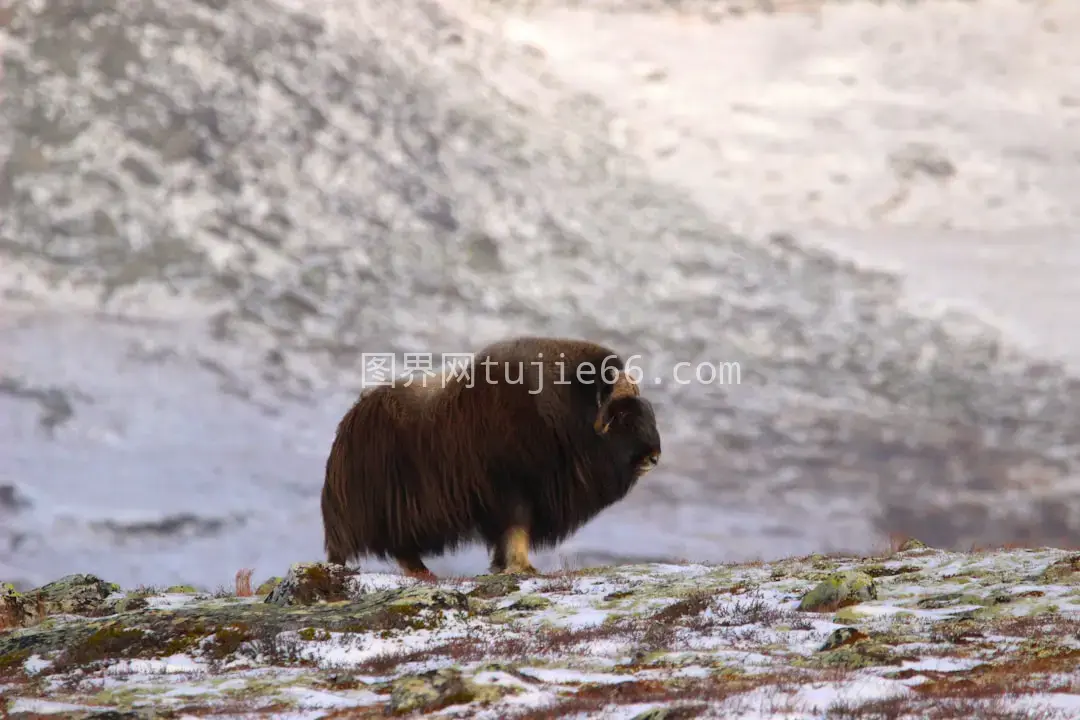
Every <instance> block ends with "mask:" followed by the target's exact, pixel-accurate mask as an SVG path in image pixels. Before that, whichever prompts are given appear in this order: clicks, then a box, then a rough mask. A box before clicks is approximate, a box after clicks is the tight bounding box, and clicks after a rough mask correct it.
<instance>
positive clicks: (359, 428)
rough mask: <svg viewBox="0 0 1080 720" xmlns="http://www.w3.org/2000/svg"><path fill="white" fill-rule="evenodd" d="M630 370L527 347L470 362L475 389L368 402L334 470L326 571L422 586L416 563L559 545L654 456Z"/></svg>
mask: <svg viewBox="0 0 1080 720" xmlns="http://www.w3.org/2000/svg"><path fill="white" fill-rule="evenodd" d="M583 365H584V366H585V367H586V369H585V370H582V371H581V374H580V375H579V367H580V366H583ZM588 367H592V368H593V372H592V373H591V374H590V373H589V372H588V370H587V368H588ZM624 369H625V368H624V363H623V361H622V359H621V358H620V357H619V356H618V355H617V354H616V353H615V352H614V351H612V350H611V349H609V348H606V347H603V346H601V345H596V344H593V343H588V342H584V341H578V340H564V339H557V338H538V337H522V338H515V339H512V340H507V341H503V342H499V343H495V344H493V345H489V346H488V347H486V348H484V349H482V350H481V351H479V352H478V353H476V354H475V355H474V356H473V358H472V362H471V363H470V365H469V367H468V373H469V375H468V376H464V377H463V376H456V377H444V378H441V379H439V378H437V379H434V380H432V379H430V378H428V379H427V386H426V387H425V386H423V385H422V384H421V383H422V382H423V381H422V380H420V379H416V378H414V379H413V382H412V384H411V385H406V384H405V381H403V380H401V379H398V380H396V381H395V382H394V383H393V384H390V385H382V386H376V387H372V388H369V389H366V390H365V391H364V392H363V393H362V394H361V396H360V398H359V399H358V400H357V402H356V404H355V405H353V407H352V408H351V409H350V410H349V411H348V412H347V413H346V414H345V416H344V417H343V418H342V419H341V421H340V423H339V425H338V428H337V433H336V436H335V438H334V441H333V444H332V445H331V449H330V455H329V458H328V460H327V464H326V479H325V483H324V485H323V491H322V514H323V524H324V530H325V547H326V552H327V557H328V559H329V560H330V561H331V562H335V563H342V564H344V563H345V562H347V561H348V560H350V559H352V558H355V557H358V556H362V555H370V556H375V557H379V558H383V559H388V558H393V559H395V560H397V561H398V563H399V564H400V565H401V566H402V567H403V568H404V569H406V571H409V572H414V573H419V574H425V573H428V571H427V569H426V567H424V565H423V562H422V561H421V559H420V558H421V556H422V555H439V554H442V553H444V552H447V551H451V550H453V549H455V548H456V547H458V546H460V545H461V544H463V543H465V542H469V541H472V540H475V539H480V540H482V541H483V542H485V543H486V544H487V545H488V546H489V547H491V548H493V549H494V558H495V560H494V566H495V567H497V568H501V567H503V566H504V565H505V562H506V550H507V548H506V544H507V537H508V533H511V532H512V531H513V532H523V533H524V534H525V535H526V536H527V538H528V545H529V546H530V547H531V548H533V549H536V548H541V547H550V546H552V545H555V544H557V543H559V542H560V541H562V540H564V539H565V538H567V537H568V536H569V535H571V534H572V533H573V532H575V531H576V530H577V529H579V528H580V527H581V526H582V525H584V524H585V523H586V522H588V521H589V520H590V519H592V518H593V517H595V516H596V515H597V514H598V513H599V512H600V511H602V510H603V509H605V508H607V507H608V506H610V505H611V504H613V503H615V502H617V501H618V500H620V499H621V498H623V497H624V496H625V495H626V494H627V493H628V492H629V491H630V489H631V488H632V487H633V486H634V484H635V483H636V481H637V479H638V478H639V477H640V476H641V475H642V474H644V472H647V471H648V470H649V469H650V468H651V467H652V464H654V463H655V461H656V458H657V457H658V456H659V453H660V436H659V432H658V430H657V426H656V419H655V416H654V414H653V409H652V406H651V404H650V403H649V402H648V401H647V400H646V399H644V398H642V397H641V396H640V393H639V390H638V388H637V386H636V385H634V384H633V382H631V381H630V380H629V378H628V377H627V376H626V374H625V373H624V372H623V371H624ZM538 390H539V391H538Z"/></svg>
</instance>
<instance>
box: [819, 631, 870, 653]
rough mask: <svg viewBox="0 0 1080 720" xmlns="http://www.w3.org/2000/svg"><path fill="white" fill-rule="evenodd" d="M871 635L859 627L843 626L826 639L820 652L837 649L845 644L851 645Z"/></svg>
mask: <svg viewBox="0 0 1080 720" xmlns="http://www.w3.org/2000/svg"><path fill="white" fill-rule="evenodd" d="M868 637H869V635H867V634H866V633H864V632H863V631H862V630H859V629H858V628H853V627H842V628H838V629H836V630H833V631H832V632H831V633H830V634H829V637H828V638H826V639H825V643H824V644H823V645H822V646H821V648H820V649H819V650H818V652H828V651H829V650H835V649H836V648H839V647H843V646H844V645H850V644H852V643H855V642H858V641H860V640H865V639H867V638H868Z"/></svg>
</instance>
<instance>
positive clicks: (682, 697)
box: [509, 670, 815, 720]
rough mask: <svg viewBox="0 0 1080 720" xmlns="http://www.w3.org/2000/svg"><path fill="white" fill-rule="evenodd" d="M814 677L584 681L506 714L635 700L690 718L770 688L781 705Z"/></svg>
mask: <svg viewBox="0 0 1080 720" xmlns="http://www.w3.org/2000/svg"><path fill="white" fill-rule="evenodd" d="M814 680H815V678H814V677H813V676H812V675H808V674H806V673H799V672H795V671H791V670H782V671H779V672H776V673H763V674H760V675H731V676H715V677H712V678H708V679H701V678H695V679H691V680H681V681H671V680H668V681H661V680H631V681H629V682H623V683H605V684H587V685H582V686H581V687H580V688H579V689H578V691H577V692H576V693H575V694H574V695H572V696H570V697H565V698H559V699H557V700H555V701H554V702H553V703H551V704H549V705H546V706H544V707H540V708H535V709H530V710H525V711H523V712H521V713H519V714H516V715H509V717H512V718H514V720H555V719H556V718H564V717H568V716H572V715H575V714H578V713H591V714H595V713H599V712H600V711H602V710H604V709H605V708H611V707H612V706H615V707H618V706H626V705H636V704H638V703H664V704H665V705H666V706H668V707H669V708H670V710H669V712H668V714H666V715H665V716H664V717H665V718H673V717H674V718H693V717H697V716H698V715H700V714H701V713H702V712H703V711H705V710H706V709H707V708H708V707H709V706H710V705H712V706H714V708H715V706H716V705H717V704H719V703H722V702H725V701H728V700H731V699H733V698H736V697H738V696H739V695H742V694H744V693H747V692H750V691H752V690H758V689H762V688H769V689H770V690H771V691H772V692H771V697H768V698H766V699H767V700H768V699H771V700H772V701H774V704H775V705H776V706H780V705H782V704H784V703H785V702H789V700H788V699H787V698H786V697H785V696H786V695H787V694H788V693H790V692H791V691H792V690H794V689H796V688H798V687H799V686H801V685H805V684H806V683H809V682H813V681H814Z"/></svg>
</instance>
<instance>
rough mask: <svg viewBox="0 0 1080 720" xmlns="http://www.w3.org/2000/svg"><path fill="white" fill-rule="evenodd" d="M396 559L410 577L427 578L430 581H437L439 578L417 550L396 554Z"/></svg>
mask: <svg viewBox="0 0 1080 720" xmlns="http://www.w3.org/2000/svg"><path fill="white" fill-rule="evenodd" d="M394 560H396V561H397V564H398V566H399V567H400V568H401V570H402V572H404V573H405V574H406V575H407V576H408V577H411V578H416V579H417V580H427V581H429V582H435V580H436V579H437V578H436V577H435V575H434V574H433V573H432V572H431V571H430V570H428V567H427V565H425V564H424V561H423V560H421V559H420V553H417V552H405V553H401V554H399V555H395V556H394Z"/></svg>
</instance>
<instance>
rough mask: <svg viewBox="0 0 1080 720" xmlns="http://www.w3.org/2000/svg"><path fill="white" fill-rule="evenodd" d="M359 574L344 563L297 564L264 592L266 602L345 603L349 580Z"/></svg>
mask: <svg viewBox="0 0 1080 720" xmlns="http://www.w3.org/2000/svg"><path fill="white" fill-rule="evenodd" d="M358 574H359V573H358V572H357V571H356V570H352V569H350V568H348V567H345V566H344V565H334V564H331V563H321V562H315V563H297V564H296V565H293V566H292V567H291V568H289V572H288V574H287V575H286V576H285V577H284V578H283V579H282V580H281V582H279V583H277V584H276V585H275V586H274V588H273V589H272V590H271V591H270V592H269V594H267V596H266V602H268V603H272V604H274V605H282V606H287V605H311V604H313V603H320V602H344V601H346V600H348V599H349V584H348V580H350V579H351V578H355V577H356V576H357V575H358Z"/></svg>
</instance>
